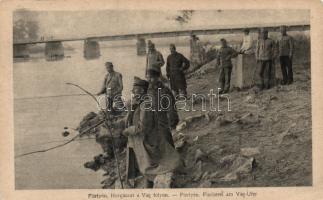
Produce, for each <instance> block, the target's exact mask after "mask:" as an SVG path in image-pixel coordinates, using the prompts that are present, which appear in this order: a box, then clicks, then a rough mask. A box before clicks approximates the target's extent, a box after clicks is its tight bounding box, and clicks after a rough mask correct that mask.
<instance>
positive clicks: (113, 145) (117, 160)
mask: <svg viewBox="0 0 323 200" xmlns="http://www.w3.org/2000/svg"><path fill="white" fill-rule="evenodd" d="M66 84H67V85H73V86H75V87H77V88H79V89H80V90H82V91H84V92H85V93H86V94H88V95H89V96H91V97H92V98H93V100H94V101H95V102H96V103H97V106H98V108H100V110H102V111H103V114H104V123H105V125H106V127H107V129H108V132H109V133H110V136H111V141H112V149H113V154H114V157H115V159H116V164H117V172H118V176H119V180H120V183H121V188H122V189H123V182H122V179H121V173H120V167H119V159H118V155H117V151H116V146H115V141H114V138H113V134H112V130H111V128H110V125H109V123H108V120H109V119H110V118H109V117H108V115H107V113H106V112H105V111H104V110H103V109H102V108H101V107H100V103H99V101H98V100H97V98H96V97H95V96H94V95H93V94H92V93H91V92H89V91H87V90H86V89H84V88H82V87H81V86H79V85H77V84H74V83H66Z"/></svg>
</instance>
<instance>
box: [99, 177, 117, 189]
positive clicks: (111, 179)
mask: <svg viewBox="0 0 323 200" xmlns="http://www.w3.org/2000/svg"><path fill="white" fill-rule="evenodd" d="M116 180H117V177H111V176H109V177H108V178H106V179H105V180H104V181H102V182H101V184H104V186H105V187H110V186H111V185H112V184H114V183H115V182H116Z"/></svg>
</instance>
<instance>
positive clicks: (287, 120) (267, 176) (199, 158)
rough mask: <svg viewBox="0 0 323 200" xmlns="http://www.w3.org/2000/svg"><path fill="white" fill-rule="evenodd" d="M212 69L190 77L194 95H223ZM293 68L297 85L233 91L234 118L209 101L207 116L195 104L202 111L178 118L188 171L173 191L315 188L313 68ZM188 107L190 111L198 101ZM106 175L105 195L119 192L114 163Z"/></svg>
mask: <svg viewBox="0 0 323 200" xmlns="http://www.w3.org/2000/svg"><path fill="white" fill-rule="evenodd" d="M212 65H213V64H212V62H211V64H209V66H208V70H204V72H203V73H201V72H198V71H197V72H196V73H195V74H194V75H193V76H190V78H188V80H187V82H188V93H189V95H188V96H190V95H191V94H192V93H197V94H208V93H209V90H210V89H212V88H213V89H215V88H217V79H216V77H217V71H216V69H215V66H212ZM276 68H278V66H277V67H276ZM293 69H294V83H293V84H291V85H284V86H282V85H280V84H277V85H276V86H274V87H272V88H271V89H269V90H263V91H261V90H259V88H257V87H256V86H255V87H253V88H249V89H243V90H238V89H234V88H233V89H232V91H231V92H230V93H229V94H228V96H227V97H228V98H229V99H230V107H231V108H230V111H228V109H227V106H228V100H227V98H220V99H217V98H216V99H215V101H214V105H217V103H218V102H219V104H218V106H219V108H220V110H221V111H219V110H218V109H217V110H216V111H209V109H208V108H209V106H210V101H206V108H207V109H206V110H207V111H201V108H202V102H201V101H198V100H197V101H194V103H193V105H194V109H196V111H179V115H180V123H179V125H178V126H177V129H176V130H174V131H173V139H174V141H175V146H176V149H177V151H178V152H179V153H180V154H181V157H182V159H183V161H184V163H185V167H184V168H183V169H181V171H178V172H177V173H175V176H174V177H173V183H172V185H171V187H174V188H196V187H203V188H210V187H251V186H252V187H264V186H272V187H275V186H311V185H312V137H311V134H312V131H311V81H310V67H309V63H306V62H299V63H296V64H294V67H293ZM201 70H202V71H203V67H202V68H201ZM201 70H200V71H201ZM276 73H281V71H280V70H276ZM187 102H188V105H191V103H189V102H191V100H188V101H187ZM125 155H126V152H125V151H123V152H122V153H120V154H119V163H120V166H121V170H120V171H121V174H122V178H125ZM103 169H104V171H106V172H107V173H106V174H105V177H106V178H105V179H104V181H103V182H102V184H103V188H120V182H118V178H117V171H116V165H115V162H113V161H108V162H106V164H105V165H104V166H103ZM141 180H142V179H141ZM138 183H142V181H140V179H139V180H138ZM137 187H138V188H141V187H142V184H139V185H138V186H137Z"/></svg>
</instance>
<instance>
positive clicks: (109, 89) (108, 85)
mask: <svg viewBox="0 0 323 200" xmlns="http://www.w3.org/2000/svg"><path fill="white" fill-rule="evenodd" d="M122 90H123V83H122V75H121V74H120V73H118V72H112V73H108V74H107V75H106V76H105V78H104V81H103V86H102V89H101V92H100V93H101V94H103V93H105V94H106V95H107V96H109V97H114V96H116V95H121V93H122Z"/></svg>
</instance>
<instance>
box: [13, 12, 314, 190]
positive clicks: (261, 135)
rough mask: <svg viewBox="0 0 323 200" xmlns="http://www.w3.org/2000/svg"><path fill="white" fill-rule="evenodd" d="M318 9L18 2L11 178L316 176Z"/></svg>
mask: <svg viewBox="0 0 323 200" xmlns="http://www.w3.org/2000/svg"><path fill="white" fill-rule="evenodd" d="M310 19H311V18H310V10H308V9H275V10H273V9H265V10H264V9H252V10H251V9H249V10H246V9H243V10H242V9H241V10H228V9H223V10H222V9H219V10H108V9H107V10H81V11H64V10H62V11H46V10H42V11H39V10H37V11H35V10H32V9H24V8H20V9H16V10H15V11H14V12H13V13H12V20H13V21H12V38H13V39H12V48H13V54H12V55H13V69H12V71H13V111H14V113H13V117H14V177H15V178H14V179H15V189H16V190H43V189H47V190H48V189H49V190H50V189H136V188H140V189H145V188H227V187H230V188H232V187H233V188H234V187H290V186H294V187H295V186H296V187H298V186H312V184H313V181H312V178H313V175H312V174H313V173H312V115H311V110H312V107H311V38H310V35H311V27H310Z"/></svg>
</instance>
